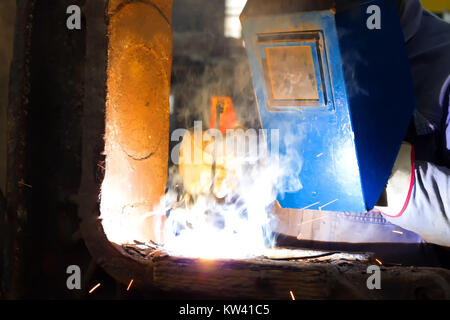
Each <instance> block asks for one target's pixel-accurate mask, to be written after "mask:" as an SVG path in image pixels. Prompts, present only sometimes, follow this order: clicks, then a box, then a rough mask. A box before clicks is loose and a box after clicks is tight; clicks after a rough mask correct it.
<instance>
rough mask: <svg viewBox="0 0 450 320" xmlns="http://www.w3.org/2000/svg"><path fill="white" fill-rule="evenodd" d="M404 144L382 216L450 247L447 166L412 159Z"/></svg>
mask: <svg viewBox="0 0 450 320" xmlns="http://www.w3.org/2000/svg"><path fill="white" fill-rule="evenodd" d="M411 153H413V149H412V147H411V145H410V144H407V143H404V144H403V145H402V148H401V150H400V153H399V155H398V157H397V161H396V163H395V165H394V170H393V173H392V175H391V177H390V179H389V181H388V184H387V187H386V193H387V198H388V199H387V200H388V207H377V209H379V210H380V211H381V212H382V213H384V216H385V218H386V219H387V220H388V221H389V222H391V223H393V224H396V225H398V226H400V227H402V228H404V229H407V230H410V231H413V232H416V233H417V234H419V235H420V236H421V237H422V238H423V239H424V240H425V241H427V242H431V243H435V244H439V245H443V246H449V247H450V169H448V168H446V167H440V166H437V165H434V164H432V163H430V162H424V161H414V160H413V159H414V157H413V154H412V155H411Z"/></svg>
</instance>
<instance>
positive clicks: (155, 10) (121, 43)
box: [101, 0, 172, 243]
mask: <svg viewBox="0 0 450 320" xmlns="http://www.w3.org/2000/svg"><path fill="white" fill-rule="evenodd" d="M171 9H172V0H151V1H150V0H148V1H147V0H140V1H138V0H135V1H133V0H110V1H109V4H108V16H109V26H108V33H109V48H108V70H107V101H106V128H105V153H106V163H105V165H106V166H105V178H104V181H103V184H102V193H101V214H102V215H101V217H102V221H103V227H104V230H105V233H106V235H107V236H108V238H109V240H110V241H113V242H118V243H123V242H130V241H133V240H140V241H145V240H149V239H153V240H154V239H155V235H154V228H153V225H154V224H155V221H154V218H153V217H147V218H144V217H145V216H146V215H147V214H148V213H149V212H151V211H152V210H153V209H154V207H155V206H156V205H157V204H158V203H159V201H160V198H161V196H162V195H163V194H164V189H165V184H166V179H167V166H168V148H169V94H170V75H171V63H172V28H171ZM156 240H158V239H156Z"/></svg>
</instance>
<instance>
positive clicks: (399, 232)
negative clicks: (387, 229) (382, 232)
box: [392, 230, 403, 234]
mask: <svg viewBox="0 0 450 320" xmlns="http://www.w3.org/2000/svg"><path fill="white" fill-rule="evenodd" d="M392 232H395V233H398V234H403V232H401V231H397V230H392Z"/></svg>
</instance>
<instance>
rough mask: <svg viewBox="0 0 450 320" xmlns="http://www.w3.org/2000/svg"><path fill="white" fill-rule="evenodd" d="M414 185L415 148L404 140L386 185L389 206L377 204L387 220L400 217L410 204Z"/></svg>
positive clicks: (377, 207)
mask: <svg viewBox="0 0 450 320" xmlns="http://www.w3.org/2000/svg"><path fill="white" fill-rule="evenodd" d="M413 186H414V149H413V147H412V145H411V144H410V143H408V142H403V143H402V145H401V148H400V152H399V154H398V156H397V160H396V161H395V164H394V168H393V169H392V173H391V176H390V178H389V180H388V182H387V185H386V196H387V206H376V207H375V209H377V210H379V211H381V212H382V213H383V214H384V215H385V216H387V220H390V219H389V217H399V216H401V215H402V214H403V212H404V211H405V210H406V208H407V206H408V202H409V199H410V197H411V191H412V188H413Z"/></svg>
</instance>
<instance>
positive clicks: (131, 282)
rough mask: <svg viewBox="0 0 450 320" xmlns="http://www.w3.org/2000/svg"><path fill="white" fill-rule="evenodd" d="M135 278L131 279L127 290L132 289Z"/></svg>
mask: <svg viewBox="0 0 450 320" xmlns="http://www.w3.org/2000/svg"><path fill="white" fill-rule="evenodd" d="M133 281H134V280H133V279H131V281H130V284H129V285H128V288H127V291H130V288H131V285H132V284H133Z"/></svg>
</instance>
